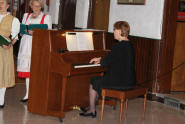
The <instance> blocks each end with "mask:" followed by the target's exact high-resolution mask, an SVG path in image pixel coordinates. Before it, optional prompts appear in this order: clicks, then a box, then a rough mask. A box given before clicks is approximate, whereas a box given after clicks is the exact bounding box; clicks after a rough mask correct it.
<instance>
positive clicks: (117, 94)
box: [101, 87, 148, 124]
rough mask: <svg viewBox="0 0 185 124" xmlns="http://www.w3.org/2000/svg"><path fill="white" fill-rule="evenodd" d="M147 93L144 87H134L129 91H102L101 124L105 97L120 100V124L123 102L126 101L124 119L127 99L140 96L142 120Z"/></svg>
mask: <svg viewBox="0 0 185 124" xmlns="http://www.w3.org/2000/svg"><path fill="white" fill-rule="evenodd" d="M147 93H148V88H144V87H135V88H133V89H131V90H127V91H122V90H112V89H102V109H101V124H102V123H103V111H104V104H105V97H112V98H117V99H120V120H119V124H121V120H122V113H123V104H124V101H125V100H126V105H125V114H124V117H125V119H126V114H127V106H128V99H130V98H135V97H138V96H142V95H144V105H143V119H144V115H145V109H146V97H147Z"/></svg>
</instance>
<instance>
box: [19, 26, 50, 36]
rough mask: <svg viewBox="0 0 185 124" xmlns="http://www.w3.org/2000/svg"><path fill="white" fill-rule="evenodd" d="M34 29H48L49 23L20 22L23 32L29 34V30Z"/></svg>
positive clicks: (21, 31)
mask: <svg viewBox="0 0 185 124" xmlns="http://www.w3.org/2000/svg"><path fill="white" fill-rule="evenodd" d="M33 29H48V25H47V24H30V25H25V24H20V33H21V34H27V35H29V34H28V32H27V30H33Z"/></svg>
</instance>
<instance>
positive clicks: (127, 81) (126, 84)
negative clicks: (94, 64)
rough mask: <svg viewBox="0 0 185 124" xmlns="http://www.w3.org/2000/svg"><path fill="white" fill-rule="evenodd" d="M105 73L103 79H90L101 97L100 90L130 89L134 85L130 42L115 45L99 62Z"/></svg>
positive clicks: (133, 63) (132, 51)
mask: <svg viewBox="0 0 185 124" xmlns="http://www.w3.org/2000/svg"><path fill="white" fill-rule="evenodd" d="M100 64H101V66H106V67H107V71H106V72H105V74H104V76H103V77H94V78H91V84H92V86H93V89H94V90H96V91H97V93H98V95H99V96H101V88H110V89H123V90H124V89H130V88H132V87H134V86H135V85H136V76H135V53H134V48H133V45H132V44H131V42H130V41H121V42H118V43H116V44H115V45H114V46H113V48H112V50H111V52H110V53H109V54H108V55H107V56H106V57H105V58H102V59H101V61H100Z"/></svg>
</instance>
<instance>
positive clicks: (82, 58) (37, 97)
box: [28, 29, 109, 118]
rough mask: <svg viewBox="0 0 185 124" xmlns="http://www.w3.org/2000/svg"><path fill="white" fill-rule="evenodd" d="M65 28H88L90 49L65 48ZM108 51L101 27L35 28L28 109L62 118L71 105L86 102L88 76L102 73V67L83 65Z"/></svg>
mask: <svg viewBox="0 0 185 124" xmlns="http://www.w3.org/2000/svg"><path fill="white" fill-rule="evenodd" d="M66 32H92V38H93V45H94V50H88V51H87V50H86V51H68V50H67V45H66V35H65V34H66ZM108 52H109V51H108V50H106V44H105V32H104V31H85V30H83V31H82V30H44V29H36V30H35V31H34V33H33V43H32V57H31V73H30V87H29V100H28V111H29V112H32V113H36V114H41V115H50V116H56V117H59V118H64V117H65V113H66V112H68V111H70V110H72V109H74V108H75V107H86V106H88V104H89V91H88V90H89V84H90V78H91V77H95V76H100V75H102V73H103V72H104V71H105V70H106V68H103V67H100V66H99V65H90V66H85V65H86V63H89V60H90V59H91V58H94V57H104V56H106V55H107V54H108ZM78 65H80V66H78Z"/></svg>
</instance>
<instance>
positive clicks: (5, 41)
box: [0, 35, 11, 46]
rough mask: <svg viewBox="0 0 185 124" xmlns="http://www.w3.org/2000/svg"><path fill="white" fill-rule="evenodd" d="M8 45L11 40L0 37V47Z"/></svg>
mask: <svg viewBox="0 0 185 124" xmlns="http://www.w3.org/2000/svg"><path fill="white" fill-rule="evenodd" d="M10 43H11V40H9V39H7V38H6V37H4V36H2V35H0V46H2V45H9V44H10Z"/></svg>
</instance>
